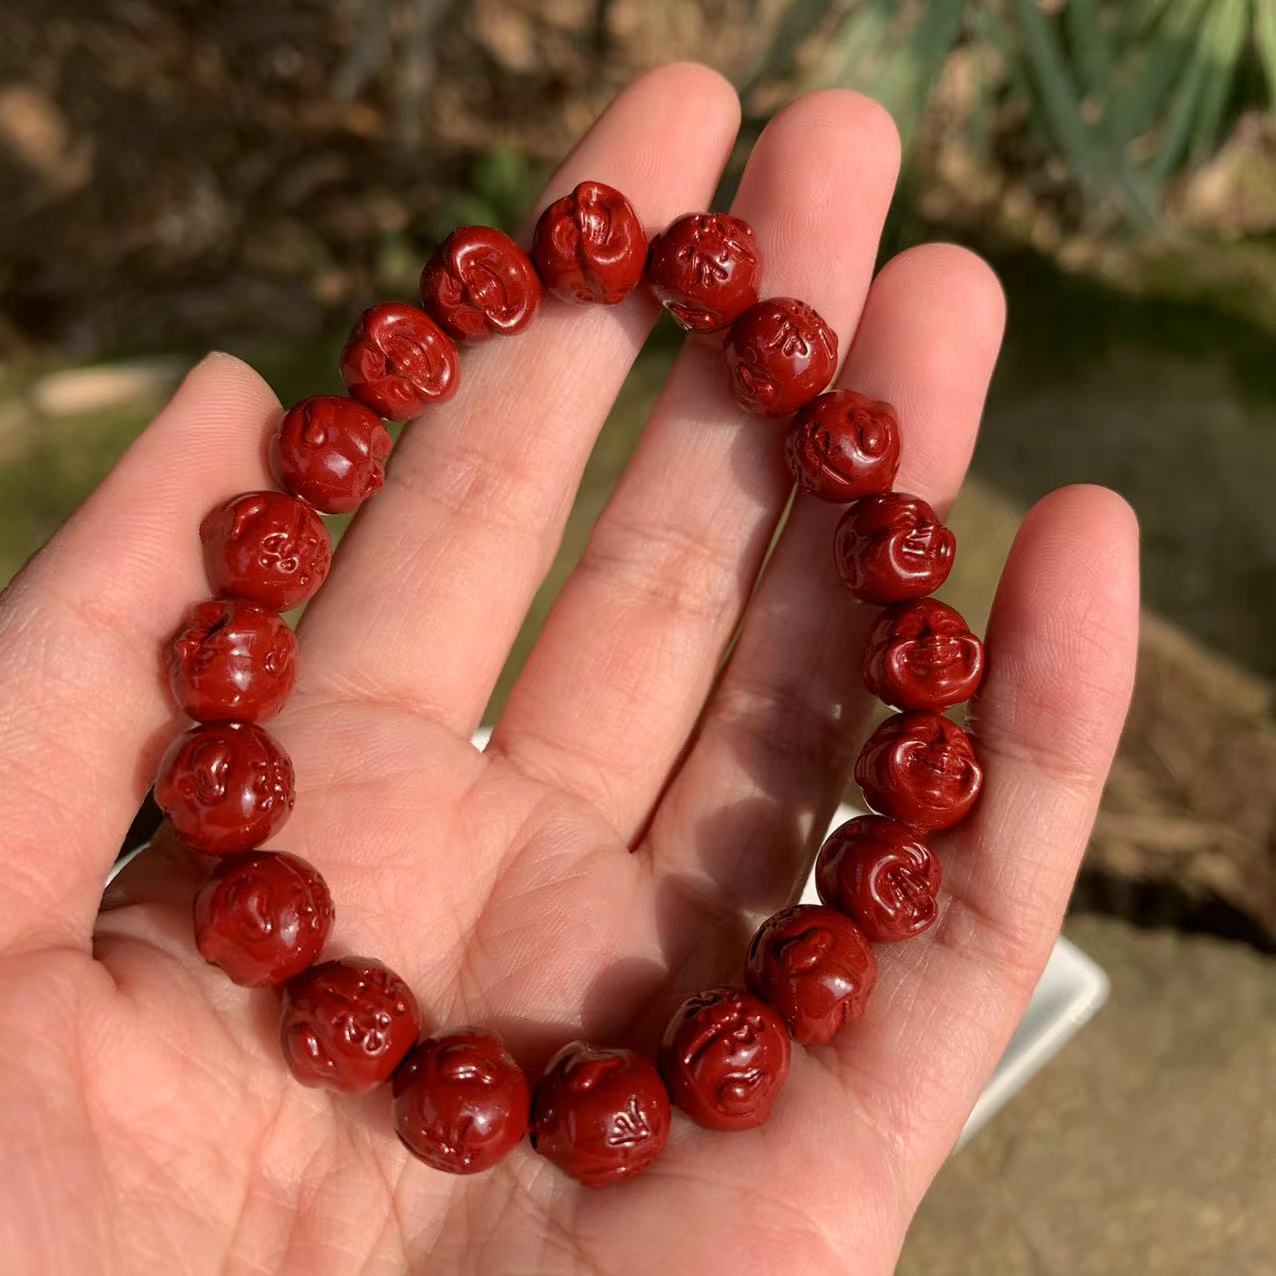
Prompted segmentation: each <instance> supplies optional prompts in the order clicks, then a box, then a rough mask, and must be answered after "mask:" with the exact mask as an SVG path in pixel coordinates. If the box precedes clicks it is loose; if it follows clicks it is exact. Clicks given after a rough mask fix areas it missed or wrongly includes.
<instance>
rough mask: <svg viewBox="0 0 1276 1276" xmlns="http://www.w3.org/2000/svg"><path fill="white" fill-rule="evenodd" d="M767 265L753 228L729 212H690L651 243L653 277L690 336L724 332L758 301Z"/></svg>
mask: <svg viewBox="0 0 1276 1276" xmlns="http://www.w3.org/2000/svg"><path fill="white" fill-rule="evenodd" d="M761 269H762V263H761V256H760V254H759V252H758V240H757V236H756V235H755V234H754V231H753V227H752V226H750V225H749V224H748V222H745V221H741V220H740V218H738V217H731V216H729V215H727V214H725V213H689V214H687V215H686V216H685V217H679V218H678V220H677V221H675V222H674V223H673V224H672V225H671V226H670V227H669V228H668V229H667V230H666V231H665V232H664V234H662V235H658V236H657V237H656V238H655V239H653V240H652V242H651V254H650V257H649V258H648V261H647V278H648V280H649V282H650V284H651V290H652V292H653V293H654V294H655V296H656V298H657V300H658V301H660V303H661V304H662V305H663V306H664V307H665V309H666V310H668V311H669V313H670V314H671V315H672V316H673V318H674V319H675V320H676V321H677V323H678V324H679V325H680V326H681V327H683V328H685V329H686V330H687V331H689V332H719V331H721V330H722V329H723V328H726V327H728V326H729V325H730V324H731V323H733V322H734V321H735V320H736V319H737V318H739V316H740V315H741V314H743V313H744V312H745V311H746V310H747V309H748V308H749V307H750V306H752V305H753V304H754V303H755V302H756V301H757V299H758V277H759V275H760V274H761Z"/></svg>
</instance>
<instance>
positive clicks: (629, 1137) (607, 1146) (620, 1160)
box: [532, 1041, 670, 1187]
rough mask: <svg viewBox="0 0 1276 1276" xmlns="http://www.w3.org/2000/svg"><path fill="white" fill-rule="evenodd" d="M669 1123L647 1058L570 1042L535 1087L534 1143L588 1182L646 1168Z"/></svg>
mask: <svg viewBox="0 0 1276 1276" xmlns="http://www.w3.org/2000/svg"><path fill="white" fill-rule="evenodd" d="M669 1122H670V1109H669V1096H668V1094H667V1093H666V1092H665V1087H664V1084H663V1083H662V1082H661V1080H660V1076H659V1074H658V1073H657V1072H656V1070H655V1068H654V1067H652V1065H651V1064H650V1063H649V1062H648V1061H647V1060H646V1059H644V1058H642V1056H641V1055H637V1054H635V1053H634V1052H633V1051H632V1050H599V1049H595V1048H594V1047H592V1046H588V1045H586V1044H585V1043H584V1042H581V1041H574V1042H571V1043H570V1044H569V1045H566V1046H564V1047H563V1048H562V1049H561V1050H560V1051H559V1052H558V1053H557V1054H556V1055H555V1056H554V1057H553V1059H551V1060H550V1062H549V1066H548V1067H547V1068H546V1070H545V1075H544V1077H543V1078H542V1079H541V1082H540V1084H539V1085H538V1086H537V1087H536V1095H535V1098H534V1100H533V1103H532V1146H533V1147H534V1148H535V1149H536V1151H537V1152H539V1153H540V1154H541V1155H542V1156H545V1157H547V1158H548V1159H549V1160H551V1161H553V1162H554V1163H555V1164H556V1165H557V1166H558V1167H559V1168H560V1169H562V1170H564V1171H565V1172H566V1173H568V1174H570V1175H572V1177H573V1178H575V1179H577V1180H579V1181H580V1182H581V1183H584V1184H585V1186H586V1187H602V1186H604V1185H606V1184H607V1183H614V1182H616V1181H617V1180H618V1179H622V1178H632V1177H633V1176H634V1175H636V1174H640V1173H641V1172H642V1171H643V1170H645V1169H646V1168H647V1167H648V1166H649V1165H650V1164H651V1163H652V1162H653V1161H654V1160H655V1159H656V1157H657V1156H658V1155H659V1154H660V1152H661V1150H662V1149H663V1148H664V1145H665V1141H666V1140H667V1139H668V1137H669Z"/></svg>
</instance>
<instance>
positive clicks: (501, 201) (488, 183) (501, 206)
mask: <svg viewBox="0 0 1276 1276" xmlns="http://www.w3.org/2000/svg"><path fill="white" fill-rule="evenodd" d="M547 176H548V174H547V173H546V172H545V171H544V170H543V169H542V168H541V167H540V166H539V165H537V164H535V163H533V162H532V160H531V159H529V158H528V156H527V155H526V154H524V153H523V152H522V151H520V150H518V149H516V148H515V147H511V146H501V147H496V148H494V149H492V150H490V151H485V152H483V153H482V154H481V155H479V156H478V157H477V158H476V159H475V161H474V165H473V168H472V169H471V171H470V175H469V183H468V185H467V186H466V187H465V188H464V189H463V190H452V191H449V192H448V193H447V194H446V195H445V196H444V197H443V198H442V199H441V200H440V201H439V203H438V205H437V206H436V207H435V208H434V209H433V210H432V212H431V215H430V219H429V230H430V233H431V234H432V236H433V237H434V238H435V239H436V240H439V239H442V238H444V236H446V235H447V234H449V233H450V232H451V230H452V229H453V228H454V227H456V226H495V227H497V229H499V230H504V231H507V232H509V233H510V234H512V233H513V232H514V231H515V230H517V229H518V224H519V222H520V221H522V219H523V218H524V217H526V216H527V210H528V209H529V208H531V206H532V204H533V202H534V200H535V198H536V194H537V192H538V191H539V190H540V188H541V186H542V185H543V184H544V181H545V179H546V177H547Z"/></svg>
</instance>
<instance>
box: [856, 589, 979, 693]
mask: <svg viewBox="0 0 1276 1276" xmlns="http://www.w3.org/2000/svg"><path fill="white" fill-rule="evenodd" d="M983 676H984V644H983V643H982V642H980V641H979V639H978V638H976V637H975V635H974V634H972V633H971V632H970V629H969V627H968V626H967V624H966V622H965V621H964V620H963V619H962V618H961V613H960V612H957V611H955V610H954V609H953V608H951V607H949V606H948V605H947V604H945V603H941V602H938V601H936V600H935V599H934V598H918V599H916V600H915V601H913V602H908V603H896V604H895V606H894V607H889V608H887V609H886V610H885V611H884V612H882V614H881V615H880V616H879V617H878V618H877V619H876V620H875V621H874V622H873V627H872V628H871V629H870V630H869V631H868V638H867V639H866V641H865V645H864V684H865V686H867V687H868V689H869V691H870V692H872V694H873V695H875V696H877V697H878V698H879V699H880V700H884V701H885V702H886V703H887V704H890V705H894V706H895V707H896V708H898V709H931V710H934V711H939V710H941V709H950V708H952V706H953V705H955V704H961V703H962V702H963V701H966V700H969V699H970V697H971V696H973V695H974V694H975V692H976V691H977V690H978V689H979V684H980V682H981V681H982V679H983Z"/></svg>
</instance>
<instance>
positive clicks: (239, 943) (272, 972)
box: [195, 851, 333, 988]
mask: <svg viewBox="0 0 1276 1276" xmlns="http://www.w3.org/2000/svg"><path fill="white" fill-rule="evenodd" d="M332 917H333V910H332V896H331V895H330V894H329V892H328V885H327V883H326V882H325V881H324V880H323V878H322V877H320V876H319V873H318V872H317V871H316V870H315V869H314V868H313V867H312V866H311V865H310V864H307V863H306V861H305V860H303V859H300V858H299V857H298V856H296V855H285V854H284V853H283V852H282V851H254V852H253V853H251V854H249V855H236V856H234V857H232V858H230V859H224V860H222V862H221V863H220V864H218V866H217V867H216V868H215V869H214V870H213V875H212V876H211V877H210V878H209V879H208V881H207V882H205V883H204V885H203V886H202V887H201V888H200V891H199V893H198V894H197V895H196V896H195V945H196V947H197V948H198V949H199V951H200V955H201V956H202V957H203V958H204V960H205V961H206V962H209V963H211V964H212V965H214V966H220V967H221V969H222V970H224V971H225V972H226V974H227V975H229V976H230V978H231V979H233V980H234V981H235V983H237V984H242V985H244V986H245V987H247V988H268V987H275V986H277V985H279V984H282V983H286V982H287V981H288V980H289V979H292V978H293V977H294V976H296V975H299V974H301V972H302V971H303V970H305V969H306V967H307V966H309V965H311V964H312V963H313V962H315V961H316V960H317V959H318V957H319V953H320V951H321V950H322V949H323V946H324V944H325V943H326V942H327V940H328V935H329V933H330V932H331V931H332Z"/></svg>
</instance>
